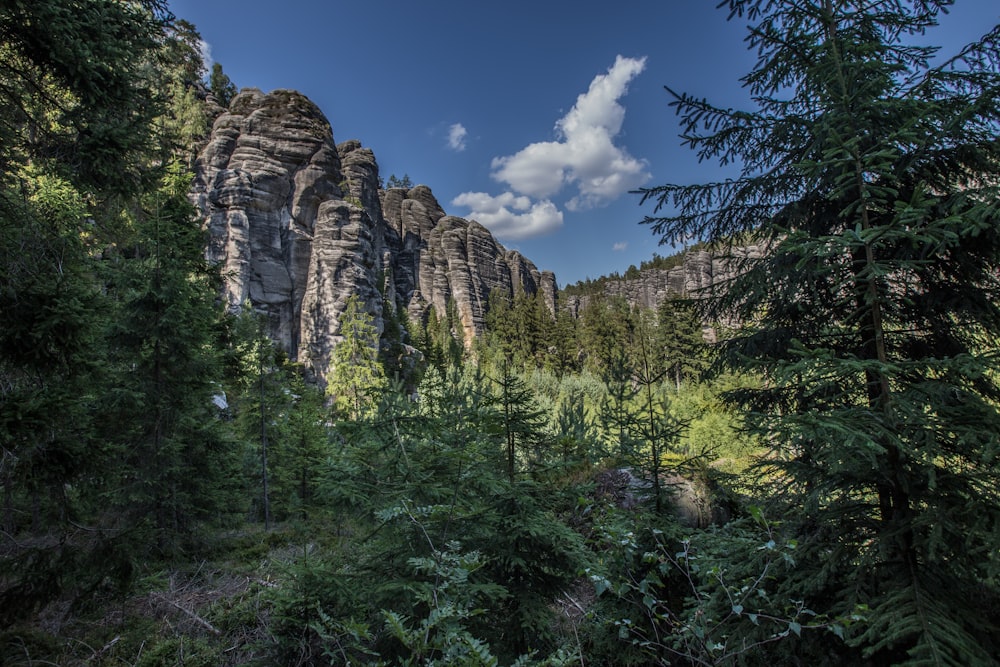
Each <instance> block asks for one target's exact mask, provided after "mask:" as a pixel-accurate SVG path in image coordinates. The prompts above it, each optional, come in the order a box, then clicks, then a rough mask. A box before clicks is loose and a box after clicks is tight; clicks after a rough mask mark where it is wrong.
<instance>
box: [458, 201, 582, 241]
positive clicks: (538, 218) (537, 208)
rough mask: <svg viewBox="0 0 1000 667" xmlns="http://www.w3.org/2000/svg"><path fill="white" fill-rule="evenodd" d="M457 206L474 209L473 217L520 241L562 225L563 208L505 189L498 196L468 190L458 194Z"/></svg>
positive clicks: (472, 218)
mask: <svg viewBox="0 0 1000 667" xmlns="http://www.w3.org/2000/svg"><path fill="white" fill-rule="evenodd" d="M451 203H452V204H453V205H455V206H465V207H467V208H469V209H470V211H471V212H470V213H469V215H468V216H466V217H468V218H469V219H471V220H475V221H477V222H479V224H481V225H484V226H485V227H487V228H488V229H489V230H490V231H491V232H493V233H494V234H495V235H497V236H498V237H500V238H502V239H506V240H514V241H516V240H520V239H526V238H531V237H533V236H540V235H542V234H546V233H548V232H551V231H554V230H556V229H558V228H559V227H561V226H562V223H563V214H562V211H560V210H559V209H557V208H556V206H555V204H553V203H552V202H550V201H548V200H547V199H546V200H542V201H539V202H534V203H533V202H532V201H531V199H530V198H528V197H525V196H523V195H522V196H518V195H515V194H514V193H512V192H504V193H503V194H501V195H498V196H496V197H494V196H492V195H490V194H487V193H485V192H464V193H462V194H460V195H458V196H457V197H455V198H454V199H453V200H452V202H451Z"/></svg>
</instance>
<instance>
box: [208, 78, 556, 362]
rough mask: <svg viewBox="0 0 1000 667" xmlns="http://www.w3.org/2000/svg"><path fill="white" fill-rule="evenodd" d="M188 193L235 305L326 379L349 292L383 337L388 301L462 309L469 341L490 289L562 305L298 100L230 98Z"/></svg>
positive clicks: (533, 276) (527, 272)
mask: <svg viewBox="0 0 1000 667" xmlns="http://www.w3.org/2000/svg"><path fill="white" fill-rule="evenodd" d="M191 196H192V200H193V201H194V203H195V204H196V206H197V207H198V209H199V211H200V213H201V216H202V218H203V222H204V225H205V227H206V229H207V230H208V234H209V240H208V248H207V256H208V258H209V259H210V260H211V261H212V262H214V263H216V264H217V265H218V266H219V267H220V269H221V271H222V272H223V275H224V277H225V287H224V289H223V298H224V300H225V302H226V304H227V305H228V307H229V308H231V309H233V310H240V309H243V308H246V307H248V306H250V307H252V308H253V309H254V310H255V311H257V312H259V313H261V314H263V315H264V317H265V319H266V330H267V333H268V335H269V336H270V337H271V338H272V339H273V340H274V341H276V342H277V343H278V345H279V346H280V347H281V348H282V349H283V350H284V351H285V352H286V353H287V354H288V355H289V357H290V358H292V359H293V360H297V361H300V362H302V363H303V364H304V365H305V366H306V368H307V370H308V371H309V372H310V373H312V374H313V375H314V376H316V377H323V376H325V375H326V373H327V372H328V370H329V364H330V358H331V354H330V353H331V351H332V350H333V347H334V346H335V345H336V343H337V340H338V336H339V322H340V316H341V314H342V313H343V311H344V308H345V307H346V302H347V299H348V298H349V297H350V296H352V295H357V296H358V297H359V298H360V299H361V300H362V302H363V303H364V304H365V307H366V309H367V311H368V312H370V313H371V314H372V315H373V316H374V318H375V325H376V328H377V329H378V330H379V331H382V328H383V316H384V315H385V314H384V313H383V308H384V307H385V306H386V305H387V306H388V307H389V308H392V309H397V310H399V311H402V312H406V313H408V314H409V316H410V318H411V319H412V320H420V321H422V320H424V318H426V317H427V316H428V313H429V311H430V309H431V308H432V307H433V309H434V312H435V313H437V315H438V316H441V315H443V314H444V313H445V312H446V309H447V308H448V304H449V302H451V301H454V304H455V308H456V309H457V312H458V314H459V317H460V319H461V323H462V328H463V331H464V335H465V342H466V344H469V343H471V341H472V339H473V338H474V337H475V336H476V335H478V334H479V333H481V332H482V330H483V322H484V321H485V315H486V311H487V309H488V297H489V294H490V292H491V291H492V290H494V289H499V290H502V291H504V292H506V293H507V294H510V295H513V294H514V292H515V291H516V290H524V291H526V292H528V293H534V292H536V291H539V290H540V291H542V292H543V294H544V297H545V300H546V303H547V304H549V307H550V309H551V310H552V312H555V309H556V283H555V276H554V275H552V274H551V273H550V272H540V271H539V270H538V269H537V268H536V267H535V265H534V264H532V263H531V262H530V261H529V260H527V259H526V258H525V257H523V256H522V255H521V254H520V253H517V252H513V251H508V250H507V249H505V248H504V247H503V246H502V245H501V244H500V243H499V242H498V241H497V240H496V239H495V238H494V237H493V235H492V234H491V233H490V232H489V230H487V229H486V228H485V227H483V226H482V225H480V224H478V223H476V222H474V221H468V220H464V219H462V218H459V217H455V216H449V215H447V214H446V212H445V211H444V209H443V208H442V207H441V205H440V204H439V203H438V201H437V200H436V199H435V197H434V194H433V193H432V192H431V190H430V188H428V187H426V186H423V185H418V186H416V187H413V188H410V189H408V190H406V189H400V188H394V189H389V190H384V189H382V188H381V187H380V179H379V173H378V163H377V162H376V160H375V155H374V154H373V153H372V151H371V150H370V149H368V148H365V147H363V146H362V145H361V143H360V142H359V141H357V140H350V141H345V142H342V143H340V144H336V143H335V142H334V138H333V130H332V129H331V126H330V123H329V122H328V121H327V119H326V117H325V116H324V115H323V113H322V112H321V111H320V110H319V108H318V107H316V105H315V104H313V103H312V102H311V101H309V100H308V99H307V98H306V97H305V96H303V95H301V94H300V93H297V92H295V91H289V90H275V91H273V92H271V93H267V94H265V93H262V92H261V91H259V90H256V89H245V90H243V91H241V92H240V94H239V95H237V96H236V97H235V98H234V99H233V101H232V103H231V104H230V106H229V109H228V110H226V111H224V112H223V113H221V114H220V115H219V116H218V117H217V118H216V120H215V123H214V125H213V128H212V132H211V135H210V137H209V140H208V142H207V143H206V145H205V146H204V147H203V148H202V150H201V151H200V153H199V155H198V159H197V161H196V165H195V181H194V185H193V187H192V194H191Z"/></svg>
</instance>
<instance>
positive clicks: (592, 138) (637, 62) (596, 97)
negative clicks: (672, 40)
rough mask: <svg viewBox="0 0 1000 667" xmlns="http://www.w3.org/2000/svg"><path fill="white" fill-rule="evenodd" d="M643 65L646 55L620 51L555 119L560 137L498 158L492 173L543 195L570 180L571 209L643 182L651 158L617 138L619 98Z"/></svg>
mask: <svg viewBox="0 0 1000 667" xmlns="http://www.w3.org/2000/svg"><path fill="white" fill-rule="evenodd" d="M645 67H646V59H645V58H625V57H623V56H618V57H617V58H616V59H615V64H614V65H612V66H611V68H610V69H609V70H608V72H607V74H600V75H598V76H596V77H594V80H593V81H591V83H590V87H589V89H588V90H587V92H586V93H583V94H581V95H580V96H579V97H577V99H576V104H574V105H573V108H572V109H570V111H569V113H567V114H566V115H565V116H563V117H562V118H560V119H559V120H558V121H557V122H556V137H557V140H556V141H543V142H538V143H533V144H530V145H528V146H526V147H524V148H523V149H521V150H520V151H518V152H517V153H515V154H514V155H508V156H505V157H498V158H494V159H493V162H492V165H491V167H492V169H493V173H492V176H493V178H494V179H495V180H497V181H499V182H501V183H505V184H507V185H508V186H509V187H510V188H511V189H512V190H513V191H514V192H515V193H518V194H521V195H528V196H530V197H534V198H539V199H540V198H546V197H551V196H553V195H555V194H556V193H557V192H559V191H560V190H561V189H562V188H563V186H565V185H572V186H574V187H575V188H576V190H577V193H576V195H575V196H573V197H572V199H570V201H569V202H568V203H567V205H566V206H567V208H569V209H570V210H582V209H587V208H591V207H593V206H600V205H602V204H606V203H608V202H610V201H612V200H614V199H616V198H618V197H619V196H621V195H622V194H624V193H626V192H628V191H629V190H633V189H635V188H636V187H638V186H640V185H642V184H643V183H645V182H646V181H647V180H648V179H649V178H650V174H649V172H648V171H647V167H648V163H647V162H646V161H645V160H639V159H636V158H634V157H632V156H631V155H629V153H628V152H627V151H626V150H625V149H624V148H622V147H620V146H616V145H615V143H614V139H615V138H616V137H617V136H618V134H619V133H620V132H621V128H622V122H623V121H624V119H625V108H624V107H623V106H622V105H621V104H619V103H618V100H619V99H620V98H621V97H622V96H623V95H625V93H626V92H627V91H628V84H629V83H630V82H631V81H632V79H634V78H635V77H636V76H638V75H639V73H641V72H642V71H643V69H645Z"/></svg>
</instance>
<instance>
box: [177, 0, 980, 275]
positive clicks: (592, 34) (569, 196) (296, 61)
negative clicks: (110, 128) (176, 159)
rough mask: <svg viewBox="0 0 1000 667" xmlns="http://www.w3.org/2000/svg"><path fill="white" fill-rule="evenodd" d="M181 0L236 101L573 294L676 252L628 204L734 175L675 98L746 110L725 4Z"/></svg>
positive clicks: (970, 22)
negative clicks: (481, 234) (323, 131)
mask: <svg viewBox="0 0 1000 667" xmlns="http://www.w3.org/2000/svg"><path fill="white" fill-rule="evenodd" d="M169 4H170V8H171V11H173V13H174V14H175V15H176V16H177V17H178V18H182V19H185V20H187V21H189V22H191V23H193V24H194V25H195V27H196V28H197V29H198V31H199V32H200V34H201V37H202V39H203V40H204V42H205V48H204V52H205V55H206V56H207V57H208V58H209V59H210V60H211V61H213V62H219V63H221V64H222V66H223V69H224V71H225V72H226V74H228V75H229V77H230V78H231V79H232V81H233V83H235V84H236V85H237V86H238V87H240V88H243V87H255V88H260V89H261V90H264V91H271V90H274V89H277V88H291V89H294V90H298V91H300V92H301V93H303V94H305V95H306V96H307V97H309V98H310V99H311V100H312V101H313V102H315V103H316V104H317V105H318V106H319V108H320V109H322V111H323V113H324V114H325V115H326V117H327V119H328V120H329V121H330V124H331V126H332V128H333V135H334V140H335V141H336V142H338V143H340V142H342V141H346V140H347V139H357V140H359V141H360V142H361V143H362V144H363V145H364V146H367V147H368V148H371V149H372V151H374V153H375V158H376V161H377V162H378V165H379V170H380V174H381V176H382V177H383V178H384V179H386V180H388V178H389V177H390V175H395V176H397V177H399V178H402V177H403V176H404V175H407V176H409V177H410V179H411V180H412V181H413V183H414V184H424V185H427V186H429V187H430V188H431V190H432V191H433V192H434V195H435V196H436V197H437V199H438V201H439V202H440V203H441V206H442V207H443V208H444V210H445V211H446V212H447V213H449V214H451V215H458V216H461V217H463V218H467V219H475V220H477V221H479V222H480V223H482V224H483V225H485V226H486V227H488V228H489V229H490V230H491V231H492V232H493V233H494V235H496V236H497V237H498V238H499V239H500V241H501V242H502V243H503V244H504V245H505V246H506V247H507V248H508V249H516V250H518V251H520V252H521V253H522V254H524V255H525V256H526V257H528V258H529V259H530V260H531V261H533V262H534V263H535V264H536V265H537V266H538V268H539V269H541V270H550V271H554V272H555V274H556V279H557V281H558V283H559V285H560V286H565V285H567V284H570V283H575V282H577V281H579V280H583V279H586V278H597V277H599V276H602V275H607V274H610V273H612V272H619V273H624V272H625V271H626V270H627V269H628V267H629V266H630V265H635V266H639V264H640V263H641V262H643V261H645V260H648V259H650V258H651V257H652V256H653V253H659V254H660V255H669V254H671V253H672V252H673V249H672V248H671V247H669V246H662V245H660V244H659V239H658V238H656V237H655V236H654V235H653V234H652V233H651V231H650V229H649V228H648V227H647V226H644V225H641V224H640V222H641V221H642V219H643V218H644V216H646V215H651V214H652V213H653V210H652V206H651V204H649V203H647V204H646V205H645V206H640V203H639V200H640V197H639V196H638V195H636V194H632V193H630V191H633V190H635V189H637V188H640V187H644V186H645V187H653V186H656V185H659V184H664V183H698V182H704V181H708V180H713V179H717V178H724V177H726V176H735V175H736V174H737V172H735V171H729V172H725V171H722V170H720V169H719V168H718V167H717V166H715V165H712V164H699V163H698V161H697V157H696V156H695V155H694V153H693V152H692V151H691V150H690V149H688V148H686V147H684V146H682V145H681V140H680V139H679V137H678V133H679V131H680V127H679V123H678V120H677V117H676V116H675V114H674V111H673V109H672V108H670V107H669V106H668V104H669V102H670V99H671V98H670V96H669V95H668V94H667V92H666V91H665V90H664V86H669V87H670V88H671V89H673V90H677V91H680V92H686V93H689V94H692V95H694V96H696V97H704V98H707V99H708V100H709V101H710V102H712V103H713V104H715V105H717V106H721V107H735V108H750V101H749V97H748V95H747V94H746V91H745V90H743V89H742V88H741V86H740V83H739V79H740V77H741V76H743V75H744V74H745V73H747V72H748V71H749V70H750V69H751V68H752V66H753V63H754V55H753V53H751V52H750V51H748V50H747V48H746V44H745V42H744V37H745V35H746V31H745V26H744V25H743V24H742V23H740V22H739V21H738V20H734V21H731V22H730V21H727V12H726V11H725V10H724V9H717V8H716V4H717V2H716V1H715V0H615V1H614V2H608V1H606V0H605V1H603V2H596V1H595V0H574V1H572V2H569V1H562V0H531V1H526V0H504V1H503V2H493V1H491V0H425V1H424V2H418V1H417V0H409V1H407V2H404V1H402V0H350V1H346V0H283V1H282V2H274V0H170V1H169ZM998 22H1000V2H998V1H997V0H958V2H957V3H956V5H955V7H954V8H953V10H952V12H951V13H950V14H949V15H948V16H945V17H943V19H942V22H941V26H940V28H938V29H937V30H936V31H935V32H934V33H932V34H931V35H930V37H929V41H930V43H934V44H939V45H943V46H946V48H947V47H952V48H957V47H958V46H959V45H961V44H965V43H967V42H969V41H971V40H973V39H975V38H977V37H979V36H980V35H982V34H983V33H985V32H986V31H987V30H989V29H990V27H992V26H993V25H995V24H997V23H998Z"/></svg>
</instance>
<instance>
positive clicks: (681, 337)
mask: <svg viewBox="0 0 1000 667" xmlns="http://www.w3.org/2000/svg"><path fill="white" fill-rule="evenodd" d="M657 332H658V341H657V343H658V345H657V352H658V355H657V356H659V357H660V360H659V361H660V364H661V365H662V367H663V368H665V369H666V370H667V371H668V372H669V374H670V376H671V378H672V379H673V381H674V385H675V386H676V388H677V391H678V392H680V390H681V381H682V380H685V379H687V380H690V379H693V378H696V377H697V376H698V374H699V373H701V371H703V370H704V369H705V366H706V365H707V364H706V361H707V359H706V357H707V354H706V353H707V346H706V344H705V339H704V337H703V334H702V331H701V319H700V318H699V317H698V313H697V310H696V308H695V307H694V306H693V304H691V303H689V302H687V301H683V300H681V299H667V300H666V301H664V302H663V303H662V304H660V307H659V309H658V310H657Z"/></svg>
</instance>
